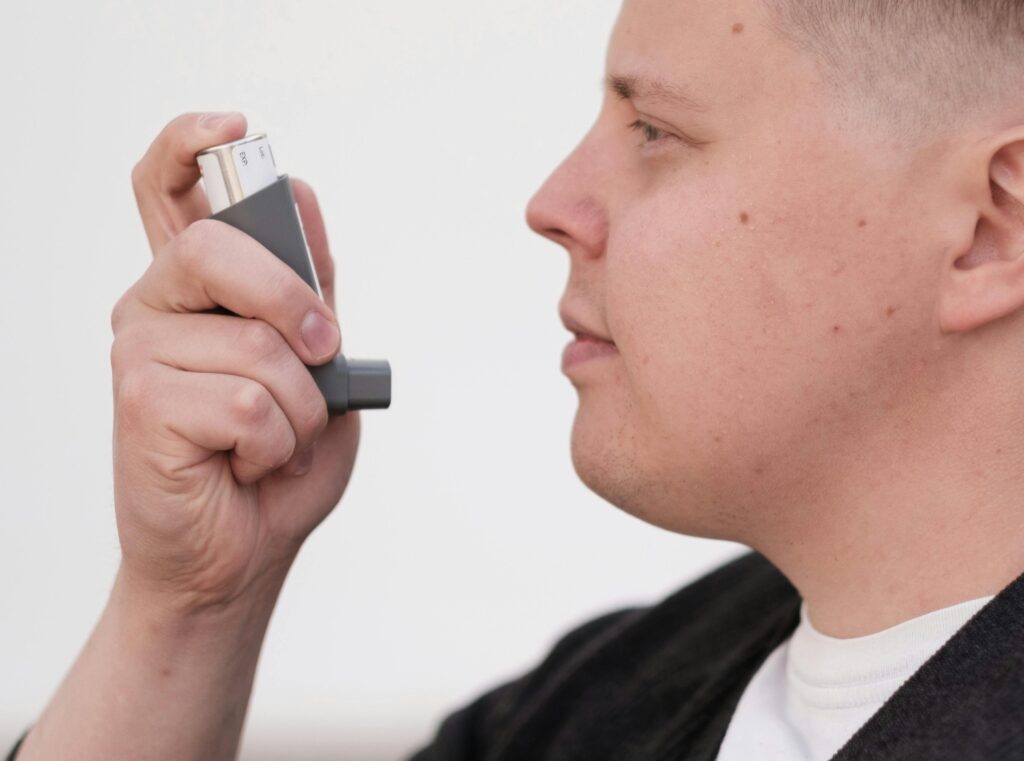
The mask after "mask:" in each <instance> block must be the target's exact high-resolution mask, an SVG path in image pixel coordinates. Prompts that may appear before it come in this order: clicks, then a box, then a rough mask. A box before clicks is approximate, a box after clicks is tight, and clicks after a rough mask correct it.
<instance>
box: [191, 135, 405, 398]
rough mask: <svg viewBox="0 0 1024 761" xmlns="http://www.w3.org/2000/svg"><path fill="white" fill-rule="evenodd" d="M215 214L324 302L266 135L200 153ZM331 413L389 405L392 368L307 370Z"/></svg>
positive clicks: (349, 363)
mask: <svg viewBox="0 0 1024 761" xmlns="http://www.w3.org/2000/svg"><path fill="white" fill-rule="evenodd" d="M196 161H197V162H198V163H199V170H200V172H201V173H202V176H203V185H204V186H205V187H206V195H207V197H208V198H209V200H210V209H211V211H212V212H213V214H212V215H211V217H210V218H211V219H216V220H218V221H220V222H225V223H227V224H229V225H231V226H232V227H236V228H238V229H239V230H241V231H242V232H244V233H246V234H247V235H250V236H252V237H253V238H255V239H256V240H257V242H259V243H260V244H262V245H263V246H264V247H265V248H267V249H268V250H269V251H270V252H271V253H272V254H274V256H276V257H277V258H278V259H280V260H281V261H283V262H284V263H285V264H287V265H288V266H289V267H291V268H292V269H293V270H295V272H296V273H297V274H298V275H299V277H301V278H302V279H303V280H304V281H305V282H306V284H307V285H309V287H310V288H312V289H313V290H314V291H316V292H317V294H318V295H319V296H320V297H321V298H323V292H322V291H321V290H320V283H319V282H318V281H317V277H316V269H315V268H314V266H313V258H312V257H311V256H310V253H309V246H308V245H307V243H306V235H305V231H304V230H303V229H302V220H301V218H300V217H299V209H298V206H297V205H296V203H295V196H294V195H293V194H292V188H291V185H290V184H289V182H288V175H284V174H283V175H280V176H279V175H278V174H277V167H276V166H275V164H274V154H273V153H271V151H270V143H269V142H268V141H267V136H266V135H249V136H247V137H243V138H242V139H241V140H235V141H232V142H230V143H224V144H223V145H215V146H213V147H212V148H207V149H206V150H203V151H200V152H199V153H197V154H196ZM309 372H310V374H311V375H312V376H313V380H314V381H316V385H317V386H318V387H319V389H320V391H321V393H322V394H323V395H324V399H326V401H327V411H328V412H329V413H330V414H332V415H343V414H345V413H346V412H347V411H348V410H364V409H386V408H388V407H390V406H391V365H390V364H389V363H388V361H387V360H383V359H346V358H345V357H343V356H341V355H340V354H339V355H338V356H337V357H335V358H334V360H333V361H331V362H328V363H327V364H325V365H316V366H311V367H309Z"/></svg>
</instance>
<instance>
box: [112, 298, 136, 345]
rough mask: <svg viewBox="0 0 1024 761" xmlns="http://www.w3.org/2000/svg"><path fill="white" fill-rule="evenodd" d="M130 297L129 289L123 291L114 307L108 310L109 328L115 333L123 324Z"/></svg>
mask: <svg viewBox="0 0 1024 761" xmlns="http://www.w3.org/2000/svg"><path fill="white" fill-rule="evenodd" d="M130 299H131V289H129V290H127V291H125V292H124V293H123V294H122V295H121V298H119V299H118V300H117V301H116V302H115V304H114V308H113V309H111V310H110V329H111V331H113V333H114V334H115V335H117V332H118V331H119V330H120V329H121V327H122V326H123V325H124V321H125V317H126V313H127V311H128V302H129V301H130Z"/></svg>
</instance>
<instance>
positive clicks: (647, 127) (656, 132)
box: [629, 119, 669, 143]
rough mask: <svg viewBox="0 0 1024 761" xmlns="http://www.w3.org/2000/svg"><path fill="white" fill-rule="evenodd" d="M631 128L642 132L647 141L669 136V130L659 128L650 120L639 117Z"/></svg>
mask: <svg viewBox="0 0 1024 761" xmlns="http://www.w3.org/2000/svg"><path fill="white" fill-rule="evenodd" d="M629 128H630V129H631V130H634V131H635V132H639V133H640V134H642V135H643V136H644V142H645V143H656V142H658V141H659V140H661V139H662V138H665V137H669V135H668V133H667V132H665V131H664V130H660V129H658V128H657V127H655V126H654V125H653V124H650V123H649V122H645V121H644V120H643V119H637V120H636V121H635V122H633V123H632V124H630V125H629Z"/></svg>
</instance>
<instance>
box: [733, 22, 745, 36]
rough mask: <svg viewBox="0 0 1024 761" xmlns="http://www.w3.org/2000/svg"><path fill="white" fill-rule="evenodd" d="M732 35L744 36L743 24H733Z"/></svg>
mask: <svg viewBox="0 0 1024 761" xmlns="http://www.w3.org/2000/svg"><path fill="white" fill-rule="evenodd" d="M732 33H733V34H743V24H741V23H740V22H738V21H737V22H736V23H735V24H733V25H732Z"/></svg>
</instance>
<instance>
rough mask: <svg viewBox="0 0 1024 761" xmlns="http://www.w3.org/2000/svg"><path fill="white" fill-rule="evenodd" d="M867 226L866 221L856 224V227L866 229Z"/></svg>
mask: <svg viewBox="0 0 1024 761" xmlns="http://www.w3.org/2000/svg"><path fill="white" fill-rule="evenodd" d="M867 226H868V221H867V220H866V219H862V220H860V221H859V222H858V223H857V227H867Z"/></svg>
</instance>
